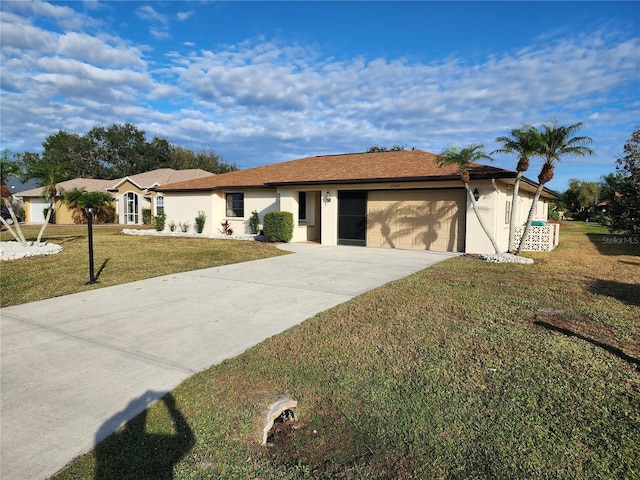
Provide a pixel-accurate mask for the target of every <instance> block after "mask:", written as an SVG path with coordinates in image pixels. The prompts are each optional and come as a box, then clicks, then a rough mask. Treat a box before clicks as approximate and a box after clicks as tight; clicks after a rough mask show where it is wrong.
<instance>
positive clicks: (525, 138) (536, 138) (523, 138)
mask: <svg viewBox="0 0 640 480" xmlns="http://www.w3.org/2000/svg"><path fill="white" fill-rule="evenodd" d="M496 142H499V143H502V148H499V149H497V150H494V151H493V152H491V154H494V153H516V154H518V165H517V167H516V172H517V175H516V179H515V182H514V184H513V197H512V200H511V218H510V219H509V248H508V250H509V251H512V250H513V248H514V245H513V243H514V242H513V238H514V231H515V227H516V214H517V212H518V200H519V198H518V193H519V191H520V179H521V178H522V174H523V173H524V172H526V171H527V170H529V157H532V156H534V155H536V154H537V151H538V144H539V142H540V132H539V131H538V130H537V129H536V128H535V127H534V126H532V125H522V127H520V128H516V129H513V130H511V136H510V137H507V136H503V137H498V138H496Z"/></svg>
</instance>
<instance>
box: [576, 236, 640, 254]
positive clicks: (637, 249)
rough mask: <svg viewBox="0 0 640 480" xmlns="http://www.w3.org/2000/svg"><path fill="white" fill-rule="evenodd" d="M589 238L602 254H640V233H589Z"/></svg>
mask: <svg viewBox="0 0 640 480" xmlns="http://www.w3.org/2000/svg"><path fill="white" fill-rule="evenodd" d="M587 238H588V239H589V241H590V242H591V243H593V245H595V247H596V248H597V249H598V252H600V254H602V255H635V256H640V235H622V234H621V235H617V234H616V235H614V234H604V233H587Z"/></svg>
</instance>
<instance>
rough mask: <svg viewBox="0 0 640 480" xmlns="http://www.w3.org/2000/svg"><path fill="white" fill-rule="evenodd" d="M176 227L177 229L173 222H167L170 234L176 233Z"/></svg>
mask: <svg viewBox="0 0 640 480" xmlns="http://www.w3.org/2000/svg"><path fill="white" fill-rule="evenodd" d="M176 227H177V225H176V222H174V221H173V220H171V221H170V222H169V230H171V231H172V232H175V231H176Z"/></svg>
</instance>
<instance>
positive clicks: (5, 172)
mask: <svg viewBox="0 0 640 480" xmlns="http://www.w3.org/2000/svg"><path fill="white" fill-rule="evenodd" d="M10 176H13V177H17V178H20V177H21V176H22V168H21V164H20V163H18V162H12V161H11V160H9V150H6V149H5V150H4V152H2V157H1V158H0V185H1V186H0V190H1V196H2V202H3V203H4V206H5V207H6V208H7V210H9V215H11V219H12V220H13V228H12V226H11V225H10V224H9V222H7V221H6V220H5V219H4V217H2V216H0V223H2V225H4V227H5V228H6V229H7V231H8V232H9V233H10V234H11V236H12V237H13V238H15V239H16V241H17V242H18V243H19V244H20V245H22V246H24V247H26V246H27V241H26V240H25V238H24V234H23V233H22V228H20V222H18V217H17V216H16V213H15V212H14V210H13V204H12V203H11V198H12V197H13V195H12V194H11V190H10V189H9V187H8V186H7V181H8V178H9V177H10Z"/></svg>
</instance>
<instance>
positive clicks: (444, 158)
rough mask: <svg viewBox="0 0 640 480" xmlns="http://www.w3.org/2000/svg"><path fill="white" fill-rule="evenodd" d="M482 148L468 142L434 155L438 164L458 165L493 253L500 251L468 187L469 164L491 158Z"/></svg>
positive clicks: (461, 178) (479, 145) (480, 145)
mask: <svg viewBox="0 0 640 480" xmlns="http://www.w3.org/2000/svg"><path fill="white" fill-rule="evenodd" d="M483 148H484V145H482V144H478V143H472V144H469V146H467V147H466V148H463V149H460V148H458V147H455V146H454V147H450V148H448V149H447V150H445V151H444V152H442V153H441V154H439V155H438V156H437V157H436V163H437V164H439V165H440V166H443V165H457V166H458V169H459V171H460V180H461V181H462V183H463V184H464V188H465V189H466V190H467V195H468V196H469V199H470V200H471V205H472V206H473V211H474V213H475V214H476V218H477V219H478V222H479V223H480V226H481V227H482V230H484V233H485V234H486V235H487V237H489V240H491V244H492V245H493V249H494V250H495V253H500V249H499V248H498V245H497V243H496V241H495V239H494V238H493V235H491V233H490V232H489V229H488V228H487V226H486V225H485V223H484V221H483V220H482V218H481V217H480V214H479V213H478V209H477V207H476V199H475V197H474V196H473V193H471V189H470V188H469V180H470V175H469V167H470V166H471V164H472V163H474V162H476V161H478V160H483V159H485V160H492V158H491V157H490V156H489V155H487V154H486V153H484V152H483V151H482V149H483Z"/></svg>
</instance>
